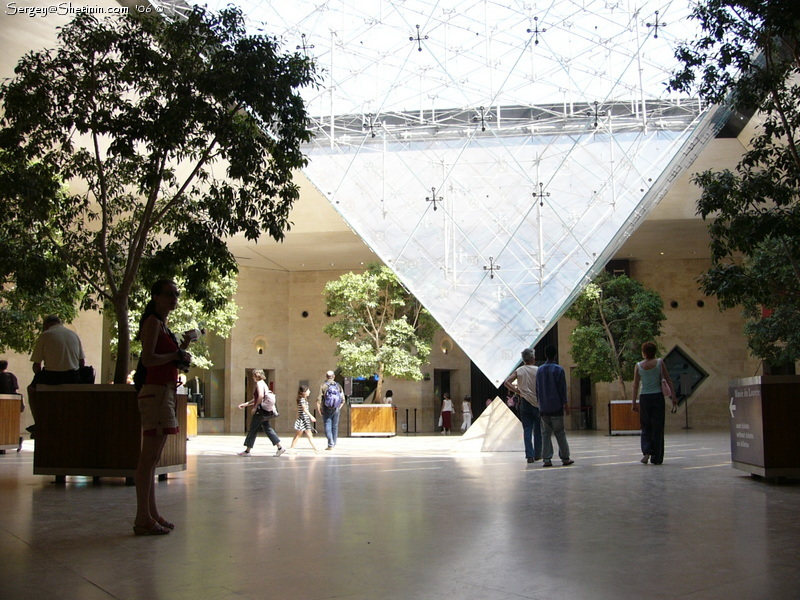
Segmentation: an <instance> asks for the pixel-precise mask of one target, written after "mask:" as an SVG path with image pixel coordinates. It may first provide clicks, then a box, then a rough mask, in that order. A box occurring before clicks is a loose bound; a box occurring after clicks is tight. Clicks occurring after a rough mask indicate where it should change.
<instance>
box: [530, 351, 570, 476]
mask: <svg viewBox="0 0 800 600" xmlns="http://www.w3.org/2000/svg"><path fill="white" fill-rule="evenodd" d="M557 353H558V351H557V350H556V348H555V346H547V347H546V348H545V349H544V356H545V358H546V359H547V362H545V363H544V364H543V365H542V366H541V367H539V371H538V372H537V373H536V397H537V398H538V400H539V410H540V411H541V419H542V435H543V437H544V439H543V448H542V458H544V464H543V466H545V467H552V466H553V439H552V434H555V436H556V442H558V457H559V458H560V459H561V464H562V465H564V466H565V467H566V466H568V465H571V464H572V463H574V462H575V461H574V460H572V459H571V458H570V457H569V444H568V443H567V434H566V432H565V431H564V415H565V414H567V415H568V414H569V404H568V403H567V378H566V375H565V374H564V369H563V367H561V366H560V365H558V364H557V363H556V362H555V361H556V354H557Z"/></svg>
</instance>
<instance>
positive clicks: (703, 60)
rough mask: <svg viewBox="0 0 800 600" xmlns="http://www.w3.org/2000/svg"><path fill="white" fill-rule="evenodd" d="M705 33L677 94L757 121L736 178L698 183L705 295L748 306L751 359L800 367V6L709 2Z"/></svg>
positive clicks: (689, 55)
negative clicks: (707, 251)
mask: <svg viewBox="0 0 800 600" xmlns="http://www.w3.org/2000/svg"><path fill="white" fill-rule="evenodd" d="M692 18H694V19H695V20H697V21H698V23H699V24H700V26H701V28H702V29H701V31H702V33H701V35H700V36H699V37H698V38H697V39H695V40H693V41H691V42H688V43H687V44H685V45H683V46H682V47H680V48H679V49H678V51H677V53H676V56H677V57H678V58H679V59H680V60H681V61H682V63H683V66H682V68H681V70H679V71H678V72H676V73H675V74H674V76H673V78H672V80H671V82H670V86H671V87H672V88H673V89H674V90H679V91H683V92H687V93H690V94H696V95H699V96H700V97H701V98H703V99H705V100H707V101H709V102H712V103H717V104H722V105H725V106H728V107H730V109H732V111H734V114H736V113H738V114H739V115H755V116H754V117H753V119H754V123H755V125H756V127H755V128H754V131H755V133H754V135H753V137H752V139H750V140H749V144H748V147H747V150H746V151H745V152H744V154H743V155H742V158H741V160H740V161H739V164H738V165H737V166H736V168H735V170H734V171H730V170H722V171H714V170H708V171H705V172H703V173H699V174H697V175H695V176H694V182H695V183H696V184H697V185H698V186H699V187H700V188H701V190H702V192H701V197H700V199H699V201H698V204H697V209H698V213H699V214H700V215H701V216H702V217H703V219H705V220H707V221H708V231H709V234H710V236H711V267H710V268H709V269H708V271H707V272H706V273H704V274H703V275H702V276H701V278H700V285H701V288H702V290H703V291H704V292H705V293H706V294H709V295H713V296H716V297H717V298H718V300H719V306H720V308H721V309H723V310H724V309H729V308H733V307H736V306H741V307H743V308H744V315H745V318H746V325H745V335H746V336H747V339H748V345H749V347H750V350H751V351H752V352H753V354H754V355H755V356H757V357H759V358H761V359H764V360H766V361H768V362H769V363H772V364H776V365H777V364H785V363H787V362H788V363H793V362H795V361H796V360H798V359H800V336H798V332H797V320H798V316H800V145H799V144H798V135H800V131H799V130H798V128H800V104H798V101H797V99H798V98H800V79H798V75H800V3H798V2H797V1H796V0H753V1H751V0H748V1H743V0H725V1H721V0H703V1H701V2H700V3H698V4H697V5H696V7H695V9H694V11H693V14H692Z"/></svg>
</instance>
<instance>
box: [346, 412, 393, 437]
mask: <svg viewBox="0 0 800 600" xmlns="http://www.w3.org/2000/svg"><path fill="white" fill-rule="evenodd" d="M396 432H397V424H396V422H395V412H394V406H392V405H391V404H351V405H350V435H351V436H353V437H369V436H372V437H380V436H393V435H395V434H396Z"/></svg>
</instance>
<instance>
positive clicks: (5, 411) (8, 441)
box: [0, 394, 22, 453]
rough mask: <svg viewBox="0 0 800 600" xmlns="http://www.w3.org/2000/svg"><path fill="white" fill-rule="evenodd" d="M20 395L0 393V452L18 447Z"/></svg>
mask: <svg viewBox="0 0 800 600" xmlns="http://www.w3.org/2000/svg"><path fill="white" fill-rule="evenodd" d="M21 402H22V396H20V395H19V394H0V452H3V453H5V451H6V450H11V449H12V448H13V449H15V450H16V449H17V448H18V447H19V415H20V413H19V407H20V406H21V404H20V403H21Z"/></svg>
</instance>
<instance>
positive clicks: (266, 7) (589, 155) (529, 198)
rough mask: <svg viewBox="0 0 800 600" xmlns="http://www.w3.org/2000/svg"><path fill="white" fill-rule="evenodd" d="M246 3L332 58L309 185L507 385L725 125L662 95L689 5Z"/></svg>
mask: <svg viewBox="0 0 800 600" xmlns="http://www.w3.org/2000/svg"><path fill="white" fill-rule="evenodd" d="M211 4H212V5H213V3H211ZM223 4H227V0H226V1H225V2H224V3H223V2H220V3H219V6H222V5H223ZM237 4H238V5H239V6H241V7H242V9H243V11H244V12H245V14H247V15H248V18H249V19H250V24H251V26H252V27H253V29H254V30H256V29H257V30H259V31H262V32H265V33H268V34H270V35H276V36H278V37H280V38H281V39H283V40H284V42H285V44H286V47H287V49H289V50H293V51H297V52H302V53H307V54H309V55H312V56H314V57H315V58H316V59H317V62H318V64H319V65H320V67H321V68H322V69H323V75H324V84H323V86H322V87H321V88H320V89H317V90H311V91H309V92H308V95H307V100H308V106H309V107H310V110H311V112H312V113H313V115H314V119H315V125H316V129H317V136H316V139H315V141H314V142H313V143H312V144H311V145H309V147H308V148H307V153H308V155H309V157H310V164H309V166H308V168H307V169H306V175H307V176H308V178H309V179H310V180H311V181H312V182H313V183H314V184H315V185H316V186H317V187H318V188H319V190H320V191H321V192H322V193H323V194H324V195H325V196H326V197H327V198H328V199H329V200H330V202H331V203H332V204H333V206H334V207H335V208H336V210H337V211H338V212H339V213H340V214H341V215H342V217H343V218H344V219H345V220H346V221H347V222H348V223H349V224H350V226H351V227H352V228H353V229H354V230H355V231H356V232H357V233H358V234H359V235H360V236H361V237H362V238H363V239H364V241H365V242H366V243H367V244H369V246H370V247H371V248H372V249H373V250H374V251H375V252H376V253H377V254H378V255H379V256H380V257H381V259H382V260H383V261H384V262H385V263H386V264H387V265H389V266H390V267H391V268H392V269H394V271H395V272H396V273H397V275H398V276H399V277H400V278H401V280H402V281H403V282H404V283H405V285H406V286H407V287H408V289H409V290H410V291H411V292H413V293H414V294H415V295H416V296H417V297H418V298H419V299H420V300H421V301H422V302H423V304H424V305H425V306H426V307H427V308H428V309H429V310H430V311H431V313H432V314H433V316H434V317H435V318H436V319H437V321H438V322H439V323H440V324H441V325H442V327H443V328H444V329H445V330H446V331H447V332H448V334H449V335H451V336H452V337H453V339H454V340H455V341H456V342H457V343H458V344H459V345H460V346H461V348H462V349H463V350H464V351H465V352H466V353H467V354H468V355H469V356H470V358H471V359H472V360H473V362H475V363H476V365H478V367H479V368H480V369H481V370H482V371H483V372H484V374H485V375H486V376H487V377H488V378H489V379H490V380H492V381H493V382H495V384H498V383H499V382H501V381H502V380H503V379H504V378H505V377H506V375H507V374H508V373H509V372H510V371H511V369H513V368H514V366H515V365H516V363H517V362H518V360H519V352H520V350H522V349H523V348H525V347H529V346H532V345H534V344H535V343H536V342H537V341H538V340H539V339H540V338H541V337H542V336H543V335H544V334H545V333H546V332H547V330H548V329H549V328H550V327H551V326H552V325H553V323H555V322H556V320H557V319H558V318H559V316H560V315H561V314H562V313H563V312H564V311H565V310H566V309H567V307H568V306H569V304H570V303H571V302H572V300H573V299H574V297H575V296H576V295H577V294H578V293H579V291H580V289H581V288H582V286H583V285H584V284H585V283H586V282H588V281H590V280H591V279H592V277H593V276H594V274H595V273H596V272H597V271H598V270H600V269H602V268H603V265H604V264H605V263H606V262H607V261H608V259H609V258H611V257H612V256H613V254H614V253H615V251H616V250H617V249H618V248H619V246H620V245H621V244H622V242H624V240H625V239H626V238H627V237H628V236H629V235H630V234H631V233H632V232H633V230H634V229H635V228H636V227H637V226H638V225H639V224H640V223H641V222H642V221H643V220H644V218H645V216H646V214H647V212H648V211H649V210H650V208H652V206H654V205H655V203H656V202H657V201H658V200H659V198H660V197H661V196H663V194H664V193H665V192H666V190H667V188H668V186H669V183H670V181H672V180H674V179H675V178H676V177H677V176H678V175H680V173H681V172H682V170H683V169H684V168H685V167H686V166H687V165H688V164H689V163H690V162H691V160H692V159H693V157H694V156H695V155H696V153H697V152H698V151H699V150H700V148H701V147H702V145H703V144H704V143H705V141H707V139H709V138H710V137H711V136H712V135H713V130H714V128H715V127H716V126H717V125H716V123H715V120H714V117H712V116H711V115H709V114H707V112H706V111H704V110H703V107H701V106H700V105H699V104H698V102H697V101H692V100H687V99H686V98H683V99H681V98H678V97H675V96H669V95H667V94H666V92H665V82H666V81H667V80H668V78H669V73H670V72H671V71H672V70H674V68H675V67H676V62H675V60H674V57H673V54H674V48H675V46H676V45H677V44H678V43H679V41H680V40H682V39H685V38H688V37H690V36H692V35H693V31H691V30H690V29H689V26H690V24H689V23H688V22H687V21H686V19H685V17H686V14H687V13H688V10H689V7H688V3H687V2H686V1H683V2H669V1H658V2H654V1H643V2H640V3H638V4H636V5H634V4H629V3H627V2H610V1H599V0H583V1H568V0H549V1H546V2H503V3H497V2H494V1H489V0H476V1H472V2H463V1H461V2H455V1H452V0H447V1H441V2H436V1H433V0H429V1H428V0H394V1H390V0H370V1H369V2H367V1H364V2H354V1H352V0H349V1H345V0H328V1H321V0H317V2H308V1H305V0H295V1H293V2H281V3H277V2H271V3H262V2H245V1H241V0H240V1H239V2H237Z"/></svg>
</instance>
